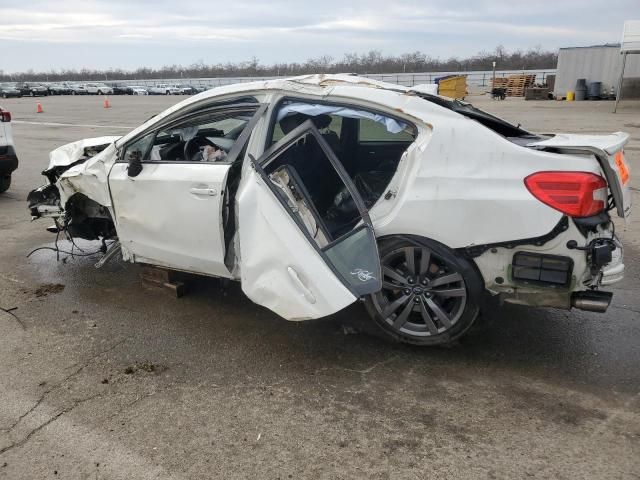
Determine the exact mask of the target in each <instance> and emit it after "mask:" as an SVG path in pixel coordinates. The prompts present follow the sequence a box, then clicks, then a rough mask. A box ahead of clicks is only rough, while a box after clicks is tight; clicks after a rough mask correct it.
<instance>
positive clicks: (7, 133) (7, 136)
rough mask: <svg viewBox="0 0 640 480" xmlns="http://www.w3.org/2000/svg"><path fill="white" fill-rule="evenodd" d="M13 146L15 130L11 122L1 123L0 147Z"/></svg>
mask: <svg viewBox="0 0 640 480" xmlns="http://www.w3.org/2000/svg"><path fill="white" fill-rule="evenodd" d="M0 110H2V108H1V107H0ZM8 145H11V146H13V130H12V129H11V122H0V147H6V146H8Z"/></svg>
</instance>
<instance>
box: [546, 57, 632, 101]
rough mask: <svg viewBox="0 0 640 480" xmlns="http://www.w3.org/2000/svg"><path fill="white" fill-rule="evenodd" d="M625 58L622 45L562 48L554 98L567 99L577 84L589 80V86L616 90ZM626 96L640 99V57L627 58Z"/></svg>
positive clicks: (623, 91)
mask: <svg viewBox="0 0 640 480" xmlns="http://www.w3.org/2000/svg"><path fill="white" fill-rule="evenodd" d="M621 68H622V55H621V54H620V45H601V46H594V47H576V48H561V49H560V52H559V55H558V69H557V73H556V84H555V88H554V94H555V95H556V96H561V97H564V96H566V94H567V92H568V91H569V90H575V87H576V80H577V79H578V78H586V79H587V84H588V83H591V82H602V84H603V88H605V89H606V91H609V89H610V88H611V86H613V87H614V88H617V86H618V78H619V76H620V69H621ZM624 78H625V82H624V84H623V90H622V93H623V96H624V97H625V98H631V97H636V98H637V97H639V96H640V88H639V87H640V55H631V54H630V55H628V56H627V66H626V68H625V73H624Z"/></svg>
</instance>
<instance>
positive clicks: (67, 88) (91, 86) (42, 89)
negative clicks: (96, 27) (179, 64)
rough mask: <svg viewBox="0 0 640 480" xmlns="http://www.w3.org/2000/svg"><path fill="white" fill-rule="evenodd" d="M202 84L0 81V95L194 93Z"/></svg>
mask: <svg viewBox="0 0 640 480" xmlns="http://www.w3.org/2000/svg"><path fill="white" fill-rule="evenodd" d="M206 89H207V88H206V87H204V86H192V85H186V84H182V85H174V84H168V83H158V84H156V85H153V86H148V85H145V86H142V85H129V84H125V83H113V84H111V85H107V84H106V83H100V82H91V83H71V82H62V83H38V82H22V83H0V97H2V98H10V97H46V96H48V95H194V94H196V93H200V92H204V91H205V90H206Z"/></svg>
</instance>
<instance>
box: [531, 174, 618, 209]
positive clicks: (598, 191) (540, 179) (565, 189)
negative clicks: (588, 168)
mask: <svg viewBox="0 0 640 480" xmlns="http://www.w3.org/2000/svg"><path fill="white" fill-rule="evenodd" d="M524 184H525V185H526V186H527V188H528V189H529V191H530V192H531V194H532V195H533V196H534V197H536V198H537V199H538V200H540V201H541V202H542V203H546V204H547V205H549V206H550V207H551V208H555V209H556V210H560V211H561V212H562V213H565V214H567V215H569V216H570V217H590V216H592V215H596V214H597V213H600V212H602V211H603V210H604V208H605V206H606V203H607V182H606V181H605V179H604V178H602V177H601V176H600V175H596V174H594V173H589V172H538V173H534V174H531V175H529V176H528V177H527V178H525V179H524Z"/></svg>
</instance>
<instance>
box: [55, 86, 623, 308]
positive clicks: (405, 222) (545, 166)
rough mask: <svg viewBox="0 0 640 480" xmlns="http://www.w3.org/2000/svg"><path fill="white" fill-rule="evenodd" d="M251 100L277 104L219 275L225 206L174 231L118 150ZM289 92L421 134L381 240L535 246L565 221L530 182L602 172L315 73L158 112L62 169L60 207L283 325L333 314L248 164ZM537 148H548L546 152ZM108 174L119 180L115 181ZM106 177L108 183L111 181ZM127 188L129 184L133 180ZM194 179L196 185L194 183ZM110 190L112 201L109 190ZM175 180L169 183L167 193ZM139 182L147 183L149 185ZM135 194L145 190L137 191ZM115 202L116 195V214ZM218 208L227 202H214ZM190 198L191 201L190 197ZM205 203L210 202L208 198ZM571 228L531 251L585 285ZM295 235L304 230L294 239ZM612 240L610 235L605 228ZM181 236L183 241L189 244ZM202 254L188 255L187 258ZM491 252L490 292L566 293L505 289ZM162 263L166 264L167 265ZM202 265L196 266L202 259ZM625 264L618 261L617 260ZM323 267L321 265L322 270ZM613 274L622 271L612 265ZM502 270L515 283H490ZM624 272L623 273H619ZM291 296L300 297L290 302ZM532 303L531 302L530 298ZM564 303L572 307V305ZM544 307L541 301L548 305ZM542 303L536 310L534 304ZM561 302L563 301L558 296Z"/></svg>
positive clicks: (480, 261)
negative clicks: (91, 218)
mask: <svg viewBox="0 0 640 480" xmlns="http://www.w3.org/2000/svg"><path fill="white" fill-rule="evenodd" d="M244 95H252V96H255V97H256V98H257V99H258V101H260V102H264V103H269V104H271V105H272V107H271V108H270V109H269V111H268V113H267V115H266V116H265V117H264V118H263V119H261V121H260V122H259V123H258V125H257V126H256V128H255V129H254V132H253V134H252V137H251V139H250V141H249V143H248V147H247V157H245V164H244V166H243V176H242V179H241V183H240V187H239V191H238V196H237V199H238V203H239V208H238V212H239V232H238V235H237V237H239V239H238V238H237V239H236V245H237V247H238V251H237V252H236V256H237V259H236V260H237V267H239V268H237V269H234V270H233V271H232V272H229V271H228V270H226V271H224V270H222V264H221V263H220V255H221V254H223V253H224V252H223V248H221V246H220V244H217V243H216V242H219V231H218V229H219V223H218V222H219V219H218V217H217V212H218V211H219V207H220V205H219V204H215V205H212V208H211V210H210V211H211V212H213V213H212V214H211V215H210V216H209V218H208V221H209V222H210V225H208V227H210V228H211V229H212V230H209V231H207V232H204V231H200V230H199V229H198V228H199V227H196V226H195V223H196V222H195V220H194V219H195V218H196V217H195V216H194V217H192V219H191V220H186V219H185V218H184V217H186V215H185V213H186V212H188V208H187V206H186V205H187V204H186V203H185V201H184V200H183V201H175V202H172V201H166V202H162V204H161V207H160V208H162V209H163V214H164V215H165V216H166V217H168V218H173V219H175V224H167V223H163V224H157V225H156V224H154V223H153V220H152V218H153V217H152V215H153V209H154V207H155V205H154V198H155V197H154V195H156V194H157V191H155V193H154V189H155V188H156V187H154V186H153V182H151V183H147V182H144V181H139V182H136V181H132V180H131V179H127V178H124V175H125V171H124V167H123V165H124V164H116V161H117V159H118V154H119V152H120V151H121V149H122V147H123V146H124V145H126V144H127V143H128V142H129V141H130V140H132V139H134V138H136V137H138V136H139V135H140V134H142V133H144V132H146V131H147V130H151V129H152V128H153V127H154V126H155V125H158V124H160V123H162V122H164V121H168V120H171V119H174V118H178V117H179V116H180V115H181V112H184V111H185V110H189V109H193V108H197V107H200V106H203V105H206V104H207V103H209V102H211V101H213V100H215V101H224V100H228V99H231V98H234V97H239V96H244ZM284 96H290V97H291V96H293V97H296V98H299V99H301V100H305V99H306V100H309V101H314V100H315V101H318V100H321V101H324V102H335V103H336V104H345V105H347V106H349V107H354V108H357V107H361V108H370V109H374V110H376V111H378V112H380V113H381V114H389V115H394V116H396V117H398V118H401V119H403V120H405V121H407V122H410V123H412V124H413V125H415V126H416V128H417V132H418V134H417V138H416V140H415V142H414V143H413V144H412V145H411V146H410V147H409V148H408V149H407V151H406V152H405V154H404V155H403V157H402V160H401V162H400V164H399V167H398V169H397V171H396V173H395V175H394V177H393V179H392V180H391V183H390V185H389V187H388V189H387V190H388V195H384V196H382V197H381V198H380V199H379V200H378V202H377V203H376V204H375V205H374V206H373V208H372V209H371V211H370V215H371V219H372V221H373V226H374V229H375V232H376V235H377V236H379V237H382V236H387V235H393V234H414V235H419V236H422V237H427V238H431V239H434V240H437V241H439V242H441V243H443V244H445V245H447V246H449V247H450V248H467V247H472V246H475V245H484V244H492V243H499V242H509V241H514V240H520V239H529V238H534V237H540V236H543V235H546V234H548V233H549V232H550V231H551V230H552V229H553V228H554V227H555V226H556V225H557V224H558V222H559V220H560V219H561V217H562V214H561V213H560V212H558V211H556V210H554V209H553V208H551V207H549V206H547V205H545V204H543V203H542V202H540V201H539V200H537V199H536V198H534V197H533V196H532V195H531V194H530V193H529V191H528V190H527V188H526V187H525V185H524V182H523V179H524V178H525V177H526V176H528V175H530V174H532V173H535V172H539V171H544V170H571V171H585V172H592V173H595V174H599V175H602V174H603V172H602V167H601V165H600V164H599V163H598V162H597V161H594V158H593V156H592V155H585V154H584V150H583V149H579V148H576V149H575V153H573V154H566V153H565V154H559V153H552V152H547V151H544V150H543V149H540V150H536V149H532V148H526V147H523V146H520V145H516V144H515V143H512V142H510V141H508V140H507V139H505V138H504V137H502V136H500V135H498V134H497V133H494V132H493V131H491V130H489V129H487V128H486V127H484V126H482V125H481V124H479V123H478V122H476V121H474V120H471V119H469V118H466V117H463V116H461V115H459V114H457V113H455V112H453V111H450V110H447V109H445V108H442V107H440V106H438V105H436V104H434V103H432V102H428V101H424V100H422V99H421V98H419V97H417V96H415V95H413V94H411V92H410V89H408V88H404V87H400V86H397V85H391V86H390V85H388V84H384V83H382V82H376V81H373V80H363V79H361V78H359V77H354V76H343V75H331V76H325V75H310V76H303V77H297V78H293V79H279V80H270V81H260V82H253V83H245V84H239V85H229V86H223V87H219V88H215V89H212V90H209V91H206V92H203V93H201V94H198V95H196V96H193V97H190V98H188V99H186V100H185V101H183V102H180V103H178V104H176V105H174V106H173V107H171V108H169V109H167V110H166V111H164V112H162V113H161V114H159V115H157V116H155V117H153V118H152V119H150V120H149V121H147V122H146V123H144V124H143V125H141V126H140V127H138V128H136V129H134V130H133V131H132V132H130V133H129V134H127V135H125V136H124V137H122V138H119V139H117V140H114V142H113V144H112V145H110V146H109V147H108V148H107V149H105V150H104V151H103V152H101V153H100V154H98V155H96V156H95V157H93V158H92V159H90V160H88V161H87V162H85V163H83V164H80V165H76V166H74V167H72V168H71V169H69V170H68V171H67V172H65V173H64V174H63V175H62V177H61V178H60V180H59V181H58V186H59V189H60V195H61V203H62V205H65V204H66V202H67V200H68V199H69V198H70V197H71V196H72V195H74V194H75V193H77V192H81V193H83V194H85V195H86V196H88V197H89V198H91V199H93V200H95V201H96V202H97V203H99V204H100V205H103V206H105V207H107V208H109V209H110V211H111V214H112V216H113V218H114V221H115V224H116V228H117V230H118V234H119V236H120V237H121V240H123V256H124V258H125V259H128V260H131V261H146V260H152V263H155V264H159V265H164V266H168V267H173V268H177V269H183V270H189V271H195V272H198V273H203V274H208V275H216V276H223V277H224V276H226V277H233V278H236V279H239V280H241V281H242V284H243V289H244V290H245V292H246V293H247V295H248V296H249V297H250V298H251V299H252V300H253V301H255V302H256V303H259V304H261V305H264V306H266V307H268V308H271V309H272V310H274V311H276V312H277V313H278V314H280V315H281V316H283V317H284V318H287V319H291V320H293V319H303V318H317V317H320V316H324V315H328V314H330V313H333V312H335V311H337V310H339V309H341V308H343V307H344V306H346V305H347V304H348V303H351V302H353V301H355V296H353V295H352V294H351V292H349V291H348V290H347V289H345V288H344V286H343V285H342V284H341V283H340V282H339V281H337V280H336V279H335V277H333V278H332V275H333V273H332V272H331V271H330V270H329V269H328V268H327V267H326V265H324V263H323V262H322V261H320V260H318V258H316V257H314V256H313V255H311V250H313V249H311V248H310V247H309V245H308V244H307V243H305V242H304V241H303V240H302V239H301V238H299V235H298V236H296V229H295V228H294V227H295V225H294V224H293V222H292V221H291V220H290V219H287V218H286V217H282V218H280V215H279V213H281V212H279V210H278V208H277V207H278V206H279V205H278V204H277V203H276V202H275V201H274V199H273V198H271V197H269V195H268V192H266V191H264V187H261V186H260V180H259V179H257V178H256V175H255V174H254V173H252V172H251V171H250V169H249V167H248V162H249V160H248V158H251V157H250V156H249V155H251V156H252V157H253V158H258V157H259V156H260V155H261V154H262V153H263V150H264V145H265V140H266V126H267V123H268V121H269V118H270V117H271V116H272V115H273V114H274V112H273V105H275V104H276V102H277V101H278V100H279V99H281V98H283V97H284ZM579 137H580V136H575V135H564V136H556V137H554V138H556V141H560V139H563V141H564V142H565V146H567V145H571V146H575V145H577V144H581V145H582V146H583V147H585V146H586V147H592V148H594V149H604V150H605V151H606V152H607V153H608V154H611V153H615V150H616V148H622V147H623V145H624V143H625V142H626V138H625V137H623V136H619V135H618V136H617V137H616V139H617V142H618V143H615V142H611V139H603V138H601V137H599V136H595V137H594V138H592V139H587V138H584V137H580V138H579ZM543 143H544V142H541V143H540V145H539V146H540V147H541V148H544V147H545V146H549V145H550V143H548V144H547V145H544V144H543ZM184 168H185V170H189V172H185V173H184V177H183V179H184V180H185V184H184V185H181V182H176V188H181V191H180V192H173V191H171V192H170V193H172V194H175V195H176V196H177V197H181V198H183V199H184V198H188V197H182V196H183V195H185V193H184V188H183V187H186V188H190V187H189V185H191V184H192V183H193V182H194V181H195V180H196V177H197V175H196V171H197V168H195V167H192V166H190V165H189V166H184ZM145 170H146V173H145V175H149V176H151V175H153V171H154V169H153V168H151V167H149V166H145ZM109 172H111V177H110V173H109ZM110 179H111V180H112V181H110ZM127 182H129V183H127ZM190 182H191V183H190ZM217 182H220V184H222V183H224V176H223V175H222V174H221V175H218V176H216V175H214V176H212V177H211V179H209V178H205V182H204V183H206V184H207V185H213V184H214V183H215V185H216V187H215V188H217V185H218V184H219V183H217ZM110 183H111V184H112V188H113V192H112V194H111V196H110V195H109V189H108V184H110ZM168 184H169V183H167V182H165V185H168ZM143 185H148V187H147V186H143ZM136 188H137V189H139V190H136ZM131 195H133V198H137V199H138V201H139V205H140V210H139V211H137V210H135V209H133V210H131V209H129V208H127V209H126V215H123V214H122V213H120V212H121V211H122V210H121V209H120V211H119V208H118V203H119V202H125V201H127V199H130V196H131ZM111 197H113V198H114V203H115V208H114V205H112V202H111ZM217 198H218V200H217V201H218V202H221V201H222V200H220V198H221V197H217ZM189 201H191V199H189ZM204 201H207V200H204ZM175 227H178V228H177V230H179V231H180V232H183V233H184V235H190V234H191V232H197V234H198V235H205V239H204V240H202V239H199V240H198V242H200V241H203V242H204V243H198V244H197V248H196V249H194V246H193V244H191V243H190V242H186V243H184V245H181V240H180V238H178V236H171V235H172V234H171V233H168V230H167V229H169V230H171V229H173V228H175ZM574 230H575V227H572V228H569V229H568V230H567V231H565V232H564V233H560V234H559V235H558V236H556V237H555V239H554V240H553V241H551V242H548V243H546V244H545V245H544V246H542V247H540V248H538V247H535V246H527V247H526V250H527V251H536V250H540V251H545V252H548V253H552V254H562V255H569V256H572V258H574V261H575V268H576V270H575V271H576V276H577V277H578V279H581V280H585V279H587V276H589V273H588V271H587V270H588V268H587V266H586V260H585V258H584V257H585V255H584V252H579V251H569V250H567V248H566V246H565V245H566V242H567V240H568V239H571V238H573V237H572V234H573V233H574ZM160 231H162V234H164V235H166V234H168V235H169V238H167V244H166V245H164V246H162V245H160V244H159V243H158V242H159V241H158V238H157V237H158V235H160ZM297 233H299V231H298V232H297ZM599 234H601V235H603V236H604V235H609V236H611V235H612V232H608V231H605V232H600V233H599ZM181 238H182V237H181ZM209 238H211V247H210V248H211V250H210V251H208V252H207V253H208V254H209V257H208V258H206V257H207V254H203V253H202V252H203V249H204V250H206V248H207V246H206V241H208V240H209ZM192 249H193V250H194V251H190V250H192ZM495 250H496V251H495V252H492V251H488V252H485V253H483V254H482V255H481V256H480V257H478V258H477V259H476V260H475V261H476V264H477V265H478V268H479V269H480V272H481V273H482V275H483V277H484V279H485V283H486V286H487V288H488V289H489V290H490V291H492V292H494V293H499V292H503V293H506V294H509V295H511V297H510V298H509V299H508V300H509V301H515V302H519V301H521V302H523V303H524V302H525V300H523V299H524V298H526V297H527V296H528V295H539V296H540V298H542V297H543V296H544V295H547V297H544V298H551V297H553V295H556V296H557V297H560V296H562V295H564V297H565V298H567V299H568V298H569V296H568V295H569V294H570V293H571V292H570V291H569V292H561V293H556V294H553V295H552V294H549V293H548V292H546V291H544V295H543V293H542V292H543V289H541V288H536V287H527V288H520V289H516V288H515V287H514V285H512V284H510V282H509V281H508V275H506V272H507V270H508V267H509V262H510V261H509V259H510V258H511V256H512V255H513V253H514V250H513V249H508V248H496V249H495ZM160 257H162V258H160ZM198 258H201V259H202V262H201V263H200V264H197V263H198V262H196V260H197V259H198ZM617 262H618V264H619V265H622V259H621V258H619V261H618V260H617ZM323 265H324V266H323ZM612 268H614V270H615V269H618V270H619V269H620V267H619V266H618V265H613V267H612ZM500 274H502V275H506V276H505V277H504V278H506V279H507V281H505V282H503V283H501V284H498V283H496V282H495V281H494V279H495V278H496V277H499V276H500ZM615 275H618V277H619V276H620V272H619V271H618V272H615V271H614V272H613V273H612V276H611V278H613V277H614V276H615ZM589 281H591V280H589V279H587V284H586V285H585V284H584V283H579V282H576V283H575V284H574V285H573V287H572V288H573V289H574V290H579V289H584V288H586V286H588V284H589ZM287 295H291V296H292V297H291V298H296V299H297V301H295V302H294V301H292V302H290V301H289V299H288V298H287ZM527 301H529V300H527ZM567 301H568V300H567ZM545 302H546V301H545V300H544V299H542V300H540V301H539V302H538V303H537V304H546V303H545ZM533 303H534V304H536V302H535V301H534V302H533ZM547 303H548V304H554V305H558V304H560V303H562V299H560V300H558V299H555V300H554V301H553V302H552V301H551V300H550V301H549V302H547Z"/></svg>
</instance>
